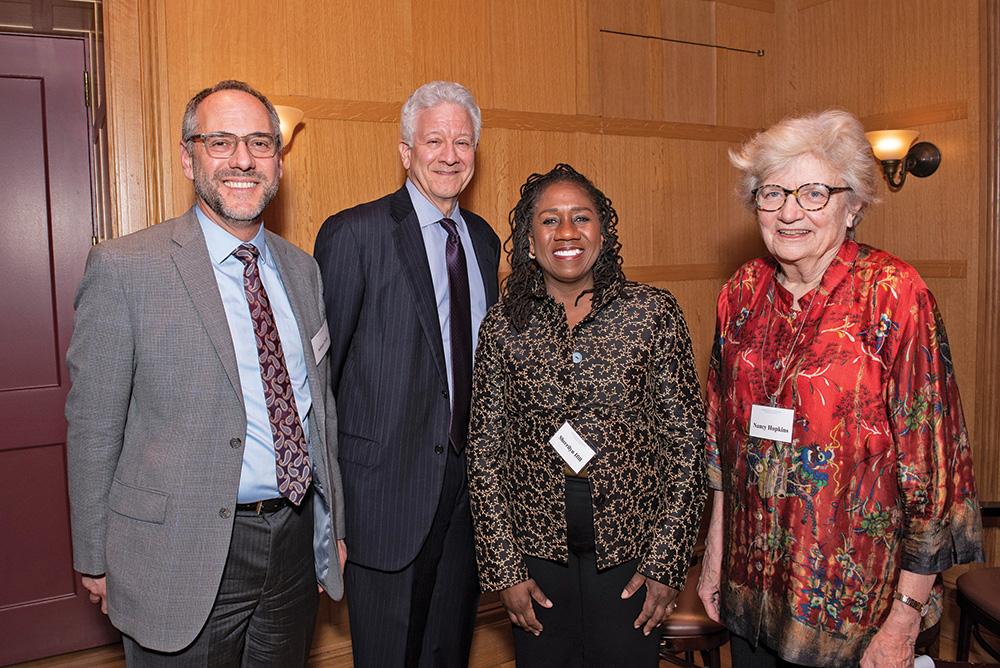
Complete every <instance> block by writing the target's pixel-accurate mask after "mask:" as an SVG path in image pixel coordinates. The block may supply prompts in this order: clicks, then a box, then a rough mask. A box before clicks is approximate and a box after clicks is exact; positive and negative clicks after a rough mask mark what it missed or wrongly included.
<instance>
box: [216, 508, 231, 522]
mask: <svg viewBox="0 0 1000 668" xmlns="http://www.w3.org/2000/svg"><path fill="white" fill-rule="evenodd" d="M232 514H233V512H232V511H231V510H229V508H219V517H221V518H222V519H224V520H225V519H229V517H230V516H231V515H232Z"/></svg>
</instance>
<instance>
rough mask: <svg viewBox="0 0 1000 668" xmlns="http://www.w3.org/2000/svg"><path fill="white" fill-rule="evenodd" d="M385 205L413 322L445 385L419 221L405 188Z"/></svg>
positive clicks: (442, 351) (430, 280) (428, 273)
mask: <svg viewBox="0 0 1000 668" xmlns="http://www.w3.org/2000/svg"><path fill="white" fill-rule="evenodd" d="M389 204H390V214H391V215H392V217H393V219H394V220H395V221H396V222H397V223H398V225H396V230H395V232H394V233H393V238H394V240H395V242H396V251H397V252H398V253H399V259H400V262H401V264H402V265H403V270H404V271H405V272H406V275H407V277H408V278H409V279H410V285H411V286H412V287H413V294H414V297H415V305H416V309H417V319H418V320H419V321H420V326H421V327H422V328H423V330H424V336H425V337H426V338H427V343H428V344H429V345H430V348H431V354H432V355H433V356H434V364H435V366H436V367H437V370H438V373H440V374H441V379H442V380H444V381H445V382H447V380H448V372H447V369H446V367H445V361H444V345H443V344H442V343H441V322H440V321H439V320H438V313H437V302H436V301H435V300H434V281H433V280H432V279H431V268H430V264H428V262H427V250H426V248H425V247H424V237H423V235H422V234H421V233H420V221H419V220H417V212H416V211H414V210H413V203H412V202H411V201H410V194H409V193H408V192H407V191H406V186H403V187H402V188H400V189H399V190H397V191H396V192H395V193H394V194H393V195H392V197H391V199H390V201H389Z"/></svg>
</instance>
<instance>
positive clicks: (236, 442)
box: [229, 438, 243, 448]
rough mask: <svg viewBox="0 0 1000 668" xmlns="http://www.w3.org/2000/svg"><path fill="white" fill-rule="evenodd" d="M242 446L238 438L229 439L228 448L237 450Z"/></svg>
mask: <svg viewBox="0 0 1000 668" xmlns="http://www.w3.org/2000/svg"><path fill="white" fill-rule="evenodd" d="M242 444H243V441H241V440H240V439H238V438H231V439H229V447H230V448H238V447H240V445H242Z"/></svg>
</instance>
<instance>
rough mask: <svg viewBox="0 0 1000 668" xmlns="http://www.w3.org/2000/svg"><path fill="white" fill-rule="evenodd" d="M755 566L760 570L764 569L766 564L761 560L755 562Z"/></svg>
mask: <svg viewBox="0 0 1000 668" xmlns="http://www.w3.org/2000/svg"><path fill="white" fill-rule="evenodd" d="M754 568H756V569H757V571H758V572H760V571H762V570H764V566H763V565H762V564H761V563H760V562H759V561H758V562H757V563H756V564H754Z"/></svg>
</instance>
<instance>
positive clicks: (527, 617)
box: [500, 578, 552, 636]
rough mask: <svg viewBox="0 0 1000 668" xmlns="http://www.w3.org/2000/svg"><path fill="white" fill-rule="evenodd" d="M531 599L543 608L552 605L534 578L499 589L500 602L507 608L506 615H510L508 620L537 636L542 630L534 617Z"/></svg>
mask: <svg viewBox="0 0 1000 668" xmlns="http://www.w3.org/2000/svg"><path fill="white" fill-rule="evenodd" d="M532 599H534V600H535V601H536V602H537V603H538V605H540V606H542V607H543V608H551V607H552V601H550V600H549V599H548V598H547V597H546V596H545V594H544V593H543V592H542V590H541V589H539V588H538V585H537V584H535V581H534V579H531V578H529V579H527V580H525V581H524V582H520V583H518V584H516V585H514V586H513V587H507V588H506V589H501V590H500V602H501V603H503V607H505V608H506V609H507V616H508V617H510V621H511V622H513V623H514V624H516V625H518V626H520V627H521V628H522V629H524V630H525V631H527V632H528V633H533V634H534V635H536V636H537V635H538V634H539V633H541V632H542V625H541V624H539V623H538V619H537V618H536V617H535V608H534V607H533V606H532V604H531V600H532Z"/></svg>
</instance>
